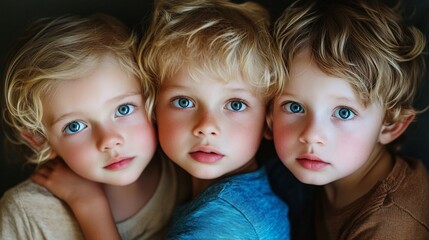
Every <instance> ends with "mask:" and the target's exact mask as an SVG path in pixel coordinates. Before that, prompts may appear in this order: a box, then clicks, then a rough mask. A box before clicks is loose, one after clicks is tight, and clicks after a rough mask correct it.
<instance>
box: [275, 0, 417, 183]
mask: <svg viewBox="0 0 429 240" xmlns="http://www.w3.org/2000/svg"><path fill="white" fill-rule="evenodd" d="M274 35H275V40H276V42H277V44H278V45H279V46H280V49H281V51H282V54H283V58H284V61H285V65H286V69H288V71H289V72H288V77H287V79H286V83H285V88H284V90H283V93H282V94H280V95H279V97H277V98H276V100H275V101H274V104H273V105H272V115H270V117H272V120H270V121H272V126H273V136H274V142H275V145H276V150H277V152H278V154H279V156H280V158H282V160H283V161H284V162H285V164H286V165H287V166H288V165H289V166H288V167H290V168H295V167H296V168H297V169H299V168H301V167H300V165H299V164H295V163H297V162H301V163H303V164H301V165H306V166H307V169H309V172H311V171H313V172H317V171H320V172H323V171H324V170H321V169H325V165H324V164H322V162H319V163H320V164H318V162H317V161H309V162H308V164H307V163H305V161H295V160H292V159H297V158H300V159H301V158H302V159H313V160H317V159H319V160H323V161H325V162H330V161H334V159H335V158H343V161H344V159H348V160H347V161H344V164H348V166H351V167H350V168H349V169H343V170H341V171H342V172H343V173H342V174H340V175H341V176H338V175H337V176H335V177H334V178H329V179H324V180H323V181H322V180H321V179H315V178H314V179H309V178H306V177H304V175H302V176H301V177H302V179H301V180H303V179H304V178H306V179H305V180H304V181H306V182H308V183H315V184H323V183H327V182H329V181H332V180H333V179H335V178H341V177H344V176H346V175H348V174H351V173H352V172H354V171H357V170H358V169H359V168H361V167H362V166H366V165H368V164H370V163H368V161H371V159H376V157H375V156H374V154H375V153H376V152H377V151H378V150H377V149H384V148H385V147H387V148H388V149H389V150H392V151H393V150H394V149H396V148H395V146H397V145H396V141H395V140H397V139H398V137H399V136H401V134H402V133H403V132H404V131H405V129H406V128H407V126H408V125H409V123H410V122H411V121H412V120H413V119H414V116H415V114H416V112H418V111H417V110H416V109H415V108H414V107H413V101H414V97H415V96H416V93H417V90H418V89H419V86H420V84H421V83H420V82H421V79H422V75H423V73H424V67H425V66H424V59H423V56H422V53H423V50H424V46H425V40H424V37H423V35H422V33H421V32H420V31H419V30H417V29H416V28H414V27H409V26H407V25H405V23H404V22H403V20H402V19H401V17H400V16H399V15H398V14H397V13H395V12H394V11H393V10H392V9H390V8H389V7H387V6H385V5H383V4H382V3H379V2H378V1H368V2H365V1H331V0H329V1H307V2H304V1H298V2H296V3H294V4H293V5H292V6H291V7H290V8H288V9H287V10H285V12H284V13H283V15H282V16H281V17H280V18H279V19H278V20H277V22H276V25H275V30H274ZM315 136H318V140H315V139H316V137H315ZM310 138H311V139H312V140H311V141H314V142H315V143H309V141H310V140H308V139H310ZM328 140H329V141H328ZM294 142H296V144H298V145H301V146H304V147H303V148H302V149H301V152H300V153H296V154H295V153H293V152H296V151H300V150H298V149H299V147H297V146H296V145H294V146H292V145H293V143H294ZM316 142H317V143H316ZM316 146H318V147H316ZM322 146H325V147H322ZM326 146H331V147H330V152H331V153H334V154H333V155H332V157H333V158H329V157H328V155H325V156H322V155H323V154H322V153H321V152H323V151H326V150H322V149H328V147H326ZM294 148H295V150H293V149H294ZM304 149H305V150H304ZM317 149H319V150H317ZM346 149H348V150H347V151H350V152H349V153H347V151H346ZM353 149H354V151H353ZM318 151H319V153H317V152H318ZM341 152H344V155H343V156H342V155H341ZM354 153H356V154H354ZM300 154H301V155H302V156H301V157H299V156H300ZM306 154H307V155H306ZM318 154H319V155H318ZM334 155H335V157H334ZM305 156H307V157H305ZM322 158H323V159H322ZM287 159H289V160H287ZM351 162H352V163H354V165H353V164H350V163H351ZM332 163H333V162H332ZM294 164H295V165H294ZM331 165H332V164H331ZM352 165H353V166H352ZM301 169H302V168H301ZM326 169H327V168H326ZM292 172H294V170H292ZM294 173H295V172H294ZM297 174H300V173H298V170H297V171H296V174H295V175H297ZM314 176H316V175H314ZM331 176H333V174H331Z"/></svg>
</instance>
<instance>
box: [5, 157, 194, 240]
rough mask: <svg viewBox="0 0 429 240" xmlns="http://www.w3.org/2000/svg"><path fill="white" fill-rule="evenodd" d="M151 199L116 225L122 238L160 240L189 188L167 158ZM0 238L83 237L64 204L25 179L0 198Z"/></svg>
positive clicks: (186, 181)
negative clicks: (176, 207)
mask: <svg viewBox="0 0 429 240" xmlns="http://www.w3.org/2000/svg"><path fill="white" fill-rule="evenodd" d="M162 162H163V164H162V175H161V179H160V182H159V185H158V187H157V190H156V191H155V194H154V196H153V197H152V198H151V200H150V201H149V202H148V203H147V204H146V205H145V207H144V208H142V209H141V210H140V211H139V212H138V213H136V214H135V215H134V216H132V217H131V218H129V219H127V220H125V221H122V222H120V223H118V224H117V227H118V230H119V232H120V234H121V237H122V239H163V234H164V232H165V228H166V225H167V224H168V221H169V220H170V217H171V214H172V212H173V209H174V207H175V206H176V205H177V204H178V203H180V202H182V201H183V200H184V199H185V197H186V196H187V194H188V193H189V191H190V184H189V182H188V177H187V176H186V175H185V174H184V173H183V171H181V170H179V168H178V167H177V166H175V165H174V164H173V163H171V162H170V161H169V160H162ZM0 239H55V240H57V239H83V235H82V233H81V230H80V228H79V225H78V223H77V221H76V219H75V218H74V216H73V213H72V212H71V211H70V210H69V208H68V206H67V205H66V204H65V203H64V202H62V201H61V200H59V199H58V198H56V197H55V196H53V195H52V194H51V193H50V192H49V191H48V190H47V189H45V188H43V187H41V186H39V185H38V184H36V183H34V182H32V181H31V180H26V181H24V182H22V183H20V184H19V185H17V186H16V187H14V188H11V189H10V190H8V191H7V192H6V193H5V194H4V196H3V197H2V199H0Z"/></svg>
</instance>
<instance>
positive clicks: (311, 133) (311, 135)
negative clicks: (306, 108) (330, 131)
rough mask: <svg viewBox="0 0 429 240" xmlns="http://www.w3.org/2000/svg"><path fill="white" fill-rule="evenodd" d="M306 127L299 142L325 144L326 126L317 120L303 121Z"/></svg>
mask: <svg viewBox="0 0 429 240" xmlns="http://www.w3.org/2000/svg"><path fill="white" fill-rule="evenodd" d="M303 121H305V122H304V127H303V129H302V131H301V134H300V136H299V141H300V142H301V143H306V144H324V143H325V140H326V139H325V136H324V124H323V123H322V122H321V121H318V120H316V119H315V118H310V119H307V120H303Z"/></svg>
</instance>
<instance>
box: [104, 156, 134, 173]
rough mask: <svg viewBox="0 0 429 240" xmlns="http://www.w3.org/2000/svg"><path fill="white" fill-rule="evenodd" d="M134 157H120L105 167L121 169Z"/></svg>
mask: <svg viewBox="0 0 429 240" xmlns="http://www.w3.org/2000/svg"><path fill="white" fill-rule="evenodd" d="M133 160H134V157H130V158H120V159H116V160H114V161H112V163H110V164H109V165H107V166H105V167H104V169H108V170H120V169H124V168H126V167H127V166H128V165H129V164H130V163H131V162H132V161H133Z"/></svg>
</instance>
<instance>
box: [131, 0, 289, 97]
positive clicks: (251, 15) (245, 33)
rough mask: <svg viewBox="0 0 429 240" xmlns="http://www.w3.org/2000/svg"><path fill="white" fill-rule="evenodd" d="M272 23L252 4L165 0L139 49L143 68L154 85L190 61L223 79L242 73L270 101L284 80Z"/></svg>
mask: <svg viewBox="0 0 429 240" xmlns="http://www.w3.org/2000/svg"><path fill="white" fill-rule="evenodd" d="M269 23H270V18H269V14H268V12H267V11H266V10H265V9H264V8H263V7H262V6H260V5H258V4H256V3H252V2H246V3H243V4H235V3H231V2H229V1H223V0H170V1H162V0H161V1H158V2H156V3H155V9H154V13H153V19H152V22H151V26H150V27H149V30H148V32H147V35H146V36H145V38H144V39H143V41H142V43H141V45H140V47H139V51H138V61H139V66H140V67H141V68H142V69H144V71H143V72H145V73H148V74H149V78H150V79H152V81H153V82H154V83H155V85H156V87H159V85H160V84H162V82H163V81H164V80H165V79H168V78H170V77H172V76H173V75H174V74H175V73H177V72H178V71H179V70H180V68H181V67H183V66H184V64H187V65H188V66H189V65H190V66H191V67H192V71H194V72H198V71H201V72H209V73H212V74H214V75H215V76H218V77H220V78H221V79H223V80H225V81H228V79H231V78H234V77H235V76H237V75H239V76H242V77H243V79H245V80H246V81H249V82H250V83H251V84H252V85H253V86H255V87H257V88H258V89H259V90H260V91H261V92H262V93H263V96H264V97H266V99H269V98H271V97H272V96H274V95H275V94H276V93H278V92H280V91H281V88H282V84H283V79H284V66H283V60H282V58H281V54H280V52H279V50H278V49H276V48H275V47H276V45H275V44H274V41H273V39H272V36H271V34H270V29H269Z"/></svg>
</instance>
